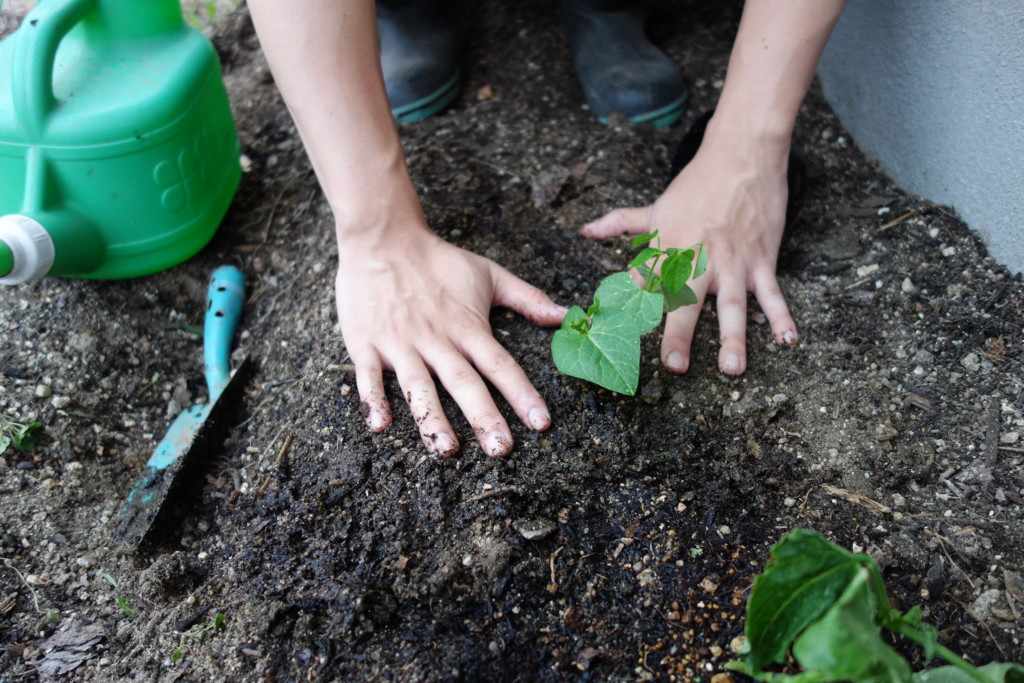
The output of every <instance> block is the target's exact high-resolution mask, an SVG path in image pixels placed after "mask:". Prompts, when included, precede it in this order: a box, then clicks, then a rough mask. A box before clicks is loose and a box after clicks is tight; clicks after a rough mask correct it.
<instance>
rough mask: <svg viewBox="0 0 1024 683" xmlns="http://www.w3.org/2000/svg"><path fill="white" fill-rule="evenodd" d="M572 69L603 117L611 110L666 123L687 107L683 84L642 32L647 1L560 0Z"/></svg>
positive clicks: (604, 119)
mask: <svg viewBox="0 0 1024 683" xmlns="http://www.w3.org/2000/svg"><path fill="white" fill-rule="evenodd" d="M560 2H561V6H562V20H563V22H564V23H565V28H566V32H567V34H568V38H569V48H570V49H571V50H572V57H573V62H574V63H575V64H576V75H577V76H578V77H579V80H580V85H581V86H582V87H583V95H584V97H586V100H587V104H589V105H590V109H591V110H592V111H593V112H594V113H595V114H596V115H597V118H598V120H600V121H601V122H602V123H607V122H608V117H609V116H611V115H612V114H615V113H621V114H625V115H626V117H627V118H628V119H629V120H630V121H632V122H633V123H646V122H651V123H653V124H654V125H655V126H656V127H658V128H661V127H662V126H668V125H671V124H673V123H675V122H676V121H678V120H679V118H680V117H681V116H682V115H683V113H684V112H685V111H686V96H687V91H686V86H685V85H684V83H683V77H682V75H680V73H679V69H678V68H677V67H676V65H675V64H674V63H673V62H672V60H671V59H669V57H668V55H666V54H665V53H664V52H662V51H661V50H659V49H658V48H656V47H655V46H654V45H653V44H652V43H651V42H650V40H648V39H647V35H646V34H645V32H644V20H645V19H646V18H647V10H648V7H649V2H647V1H646V0H638V1H635V2H631V1H630V0H560Z"/></svg>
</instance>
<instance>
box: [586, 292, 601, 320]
mask: <svg viewBox="0 0 1024 683" xmlns="http://www.w3.org/2000/svg"><path fill="white" fill-rule="evenodd" d="M600 310H601V300H600V299H599V298H597V297H596V296H595V297H594V303H592V304H590V306H588V307H587V318H589V317H590V316H592V315H594V314H595V313H597V312H598V311H600Z"/></svg>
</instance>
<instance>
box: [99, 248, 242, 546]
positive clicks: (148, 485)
mask: <svg viewBox="0 0 1024 683" xmlns="http://www.w3.org/2000/svg"><path fill="white" fill-rule="evenodd" d="M244 299H245V279H244V278H243V276H242V273H241V271H239V270H238V269H237V268H235V267H233V266H221V267H220V268H218V269H217V270H215V271H214V272H213V276H212V278H211V280H210V289H209V291H208V292H207V296H206V303H207V307H206V319H205V322H204V324H203V358H204V363H203V364H204V369H205V372H206V384H207V387H208V389H209V391H210V397H209V399H208V400H207V402H206V403H201V404H196V405H193V406H192V407H190V408H188V409H187V410H183V411H182V412H181V413H180V414H179V415H178V417H177V418H175V420H174V422H172V423H171V426H170V428H168V430H167V434H166V435H165V436H164V438H163V441H161V442H160V443H159V445H157V447H156V450H155V451H153V455H152V456H151V457H150V458H149V461H148V462H147V463H146V468H145V470H144V471H143V473H142V476H141V477H139V479H138V480H137V481H136V482H135V485H134V486H132V490H131V492H130V493H129V494H128V499H127V501H125V504H124V507H123V508H121V512H120V514H119V515H118V518H117V521H116V525H115V528H114V541H115V543H117V544H118V545H123V546H138V545H141V544H142V543H143V542H144V541H146V540H151V539H149V538H148V537H149V535H150V532H151V531H153V530H154V529H155V528H157V527H158V521H159V519H160V517H161V514H162V512H163V510H164V503H165V502H166V501H167V500H168V498H171V497H173V495H174V492H175V490H177V489H180V488H181V487H182V486H183V483H184V481H185V480H187V479H188V470H190V469H192V468H193V467H194V465H196V464H197V463H199V464H201V463H202V462H204V461H208V456H209V453H210V450H211V449H214V448H216V447H217V445H218V442H217V435H218V434H220V436H221V437H222V436H223V431H222V429H220V428H221V427H223V426H224V425H222V424H219V423H220V422H223V421H224V420H223V419H222V418H221V417H220V416H221V415H223V414H224V413H225V412H227V413H231V412H233V410H232V409H233V408H235V407H237V405H238V402H239V399H240V398H241V389H242V387H243V385H244V380H245V375H246V374H247V372H246V371H247V369H248V365H249V359H248V357H247V358H246V359H245V360H243V361H242V362H241V363H240V364H239V366H238V368H237V369H236V370H235V371H234V373H232V372H231V369H230V367H231V366H230V357H231V342H232V339H233V338H234V336H235V328H237V327H238V319H239V318H240V317H241V314H242V302H243V300H244Z"/></svg>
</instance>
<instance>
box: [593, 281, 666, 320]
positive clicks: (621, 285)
mask: <svg viewBox="0 0 1024 683" xmlns="http://www.w3.org/2000/svg"><path fill="white" fill-rule="evenodd" d="M594 299H595V300H599V301H600V302H601V306H602V307H603V310H602V314H603V312H604V311H610V310H612V309H618V310H620V311H624V312H626V313H627V314H629V315H630V316H632V318H633V322H634V323H636V328H637V335H638V336H642V335H644V334H647V333H648V332H650V331H651V330H653V329H654V328H655V327H657V326H658V325H659V324H661V311H662V308H663V307H664V305H665V298H664V297H663V296H662V295H661V294H659V293H656V292H646V291H644V290H643V289H642V288H641V287H640V285H638V284H637V283H635V282H633V278H632V277H631V276H630V275H629V273H615V274H614V275H609V276H608V277H606V278H605V279H604V280H602V281H601V284H600V285H599V286H598V288H597V291H596V292H594ZM596 320H597V318H595V321H596Z"/></svg>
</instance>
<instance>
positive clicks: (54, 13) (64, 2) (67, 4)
mask: <svg viewBox="0 0 1024 683" xmlns="http://www.w3.org/2000/svg"><path fill="white" fill-rule="evenodd" d="M96 2H97V0H46V1H45V2H41V3H39V5H37V6H36V8H35V9H34V10H32V12H30V13H29V14H28V15H27V16H26V17H25V20H24V22H23V25H22V27H21V29H20V30H19V31H18V33H17V42H16V43H15V45H14V61H13V65H12V66H13V74H12V78H11V88H12V90H13V92H12V95H13V99H14V115H15V117H16V118H17V120H18V123H20V124H21V126H22V128H23V129H24V130H25V132H26V134H27V135H28V137H29V140H30V141H31V142H38V141H39V140H40V138H41V136H42V130H43V125H44V123H45V122H46V117H47V115H48V114H49V113H50V111H51V110H52V109H53V107H54V106H55V105H56V103H57V99H56V97H55V96H54V94H53V63H54V58H55V57H56V54H57V46H58V45H60V41H61V40H62V39H63V38H64V35H65V34H66V33H67V32H68V31H70V30H71V29H72V28H73V27H74V26H75V24H77V23H78V22H79V21H81V20H82V19H83V18H84V17H85V15H86V14H87V13H88V12H89V11H90V10H92V9H93V8H94V7H95V6H96Z"/></svg>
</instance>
